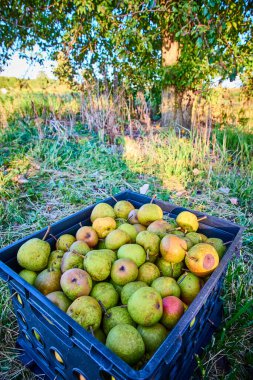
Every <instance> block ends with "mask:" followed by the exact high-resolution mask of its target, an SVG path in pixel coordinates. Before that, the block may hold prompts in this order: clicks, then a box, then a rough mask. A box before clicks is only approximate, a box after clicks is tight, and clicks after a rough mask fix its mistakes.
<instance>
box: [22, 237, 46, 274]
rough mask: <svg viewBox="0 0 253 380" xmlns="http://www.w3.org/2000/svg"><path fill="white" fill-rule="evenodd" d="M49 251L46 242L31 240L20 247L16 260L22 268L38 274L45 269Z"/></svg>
mask: <svg viewBox="0 0 253 380" xmlns="http://www.w3.org/2000/svg"><path fill="white" fill-rule="evenodd" d="M50 251H51V248H50V244H49V243H48V242H47V241H43V240H41V239H37V238H33V239H30V240H27V241H26V242H25V243H24V244H22V245H21V247H20V248H19V250H18V253H17V260H18V263H19V265H20V266H21V267H22V268H25V269H28V270H31V271H34V272H39V271H41V270H43V269H45V268H46V267H47V263H48V258H49V255H50Z"/></svg>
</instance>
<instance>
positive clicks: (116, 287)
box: [109, 279, 123, 296]
mask: <svg viewBox="0 0 253 380" xmlns="http://www.w3.org/2000/svg"><path fill="white" fill-rule="evenodd" d="M109 282H110V284H112V285H113V287H114V289H115V290H116V292H117V293H118V295H119V296H120V294H121V292H122V289H123V285H118V284H116V283H115V282H114V281H113V280H112V279H110V281H109Z"/></svg>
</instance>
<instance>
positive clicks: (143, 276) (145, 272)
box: [137, 262, 160, 285]
mask: <svg viewBox="0 0 253 380" xmlns="http://www.w3.org/2000/svg"><path fill="white" fill-rule="evenodd" d="M158 277H160V271H159V269H158V268H157V266H156V265H155V264H153V263H148V262H147V263H144V264H142V265H141V266H140V268H139V273H138V277H137V280H138V281H143V282H146V284H148V285H150V284H151V283H152V282H153V281H154V280H155V279H156V278H158Z"/></svg>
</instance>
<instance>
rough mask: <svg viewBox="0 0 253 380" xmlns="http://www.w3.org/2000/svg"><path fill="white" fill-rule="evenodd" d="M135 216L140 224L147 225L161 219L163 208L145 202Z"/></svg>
mask: <svg viewBox="0 0 253 380" xmlns="http://www.w3.org/2000/svg"><path fill="white" fill-rule="evenodd" d="M137 217H138V220H139V223H140V224H143V225H144V226H148V225H149V224H151V223H152V222H154V221H155V220H159V219H163V210H162V209H161V207H159V206H158V205H156V204H154V203H146V204H144V205H143V206H141V207H140V208H139V210H138V213H137Z"/></svg>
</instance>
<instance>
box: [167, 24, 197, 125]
mask: <svg viewBox="0 0 253 380" xmlns="http://www.w3.org/2000/svg"><path fill="white" fill-rule="evenodd" d="M179 56H180V49H179V44H178V42H177V41H174V38H173V36H172V35H170V34H169V33H168V32H167V31H166V32H164V33H163V41H162V66H163V67H171V66H174V65H176V64H177V62H178V59H179ZM193 100H194V97H193V93H191V92H190V91H186V92H184V93H182V92H179V91H178V90H177V87H176V84H175V85H173V86H172V85H170V86H164V88H163V90H162V104H161V113H162V120H161V125H162V126H163V127H174V126H178V125H180V126H183V127H185V128H188V129H190V128H191V117H192V106H193Z"/></svg>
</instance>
